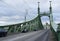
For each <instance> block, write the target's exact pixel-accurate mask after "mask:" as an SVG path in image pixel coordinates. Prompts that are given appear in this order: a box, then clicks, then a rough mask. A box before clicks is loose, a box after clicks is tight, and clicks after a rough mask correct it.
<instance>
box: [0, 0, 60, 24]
mask: <svg viewBox="0 0 60 41" xmlns="http://www.w3.org/2000/svg"><path fill="white" fill-rule="evenodd" d="M38 1H39V2H40V8H41V12H48V11H49V1H50V0H0V25H8V24H16V23H20V22H24V16H25V14H26V9H27V10H28V14H27V16H26V17H27V21H28V20H31V19H33V18H35V17H36V16H37V2H38ZM59 7H60V0H52V9H53V18H54V22H55V23H60V8H59ZM42 21H43V23H46V22H49V18H48V17H46V16H45V17H42Z"/></svg>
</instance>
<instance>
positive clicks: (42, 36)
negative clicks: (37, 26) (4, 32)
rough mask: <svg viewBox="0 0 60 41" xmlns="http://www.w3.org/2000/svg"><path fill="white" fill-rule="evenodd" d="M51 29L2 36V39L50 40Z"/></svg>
mask: <svg viewBox="0 0 60 41" xmlns="http://www.w3.org/2000/svg"><path fill="white" fill-rule="evenodd" d="M49 31H50V30H40V31H33V32H28V33H20V34H15V35H10V36H6V37H2V38H0V41H48V40H49Z"/></svg>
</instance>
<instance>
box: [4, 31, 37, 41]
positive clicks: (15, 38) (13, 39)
mask: <svg viewBox="0 0 60 41" xmlns="http://www.w3.org/2000/svg"><path fill="white" fill-rule="evenodd" d="M36 33H37V32H34V33H29V34H26V35H23V36H19V37H14V38H12V39H7V40H4V41H15V40H18V39H20V38H23V37H27V36H30V35H34V34H36Z"/></svg>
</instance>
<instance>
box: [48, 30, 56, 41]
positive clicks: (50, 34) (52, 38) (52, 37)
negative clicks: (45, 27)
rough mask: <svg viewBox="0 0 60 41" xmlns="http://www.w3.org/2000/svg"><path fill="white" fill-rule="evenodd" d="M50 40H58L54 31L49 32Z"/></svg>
mask: <svg viewBox="0 0 60 41" xmlns="http://www.w3.org/2000/svg"><path fill="white" fill-rule="evenodd" d="M49 41H57V40H56V38H55V36H54V34H53V32H52V31H50V33H49Z"/></svg>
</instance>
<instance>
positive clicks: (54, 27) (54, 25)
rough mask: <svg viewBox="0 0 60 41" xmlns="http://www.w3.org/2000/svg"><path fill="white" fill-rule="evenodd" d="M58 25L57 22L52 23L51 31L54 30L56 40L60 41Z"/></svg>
mask: <svg viewBox="0 0 60 41" xmlns="http://www.w3.org/2000/svg"><path fill="white" fill-rule="evenodd" d="M57 27H58V25H57V24H55V23H52V25H51V31H52V34H53V35H54V40H55V41H58V40H59V39H58V33H57Z"/></svg>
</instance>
